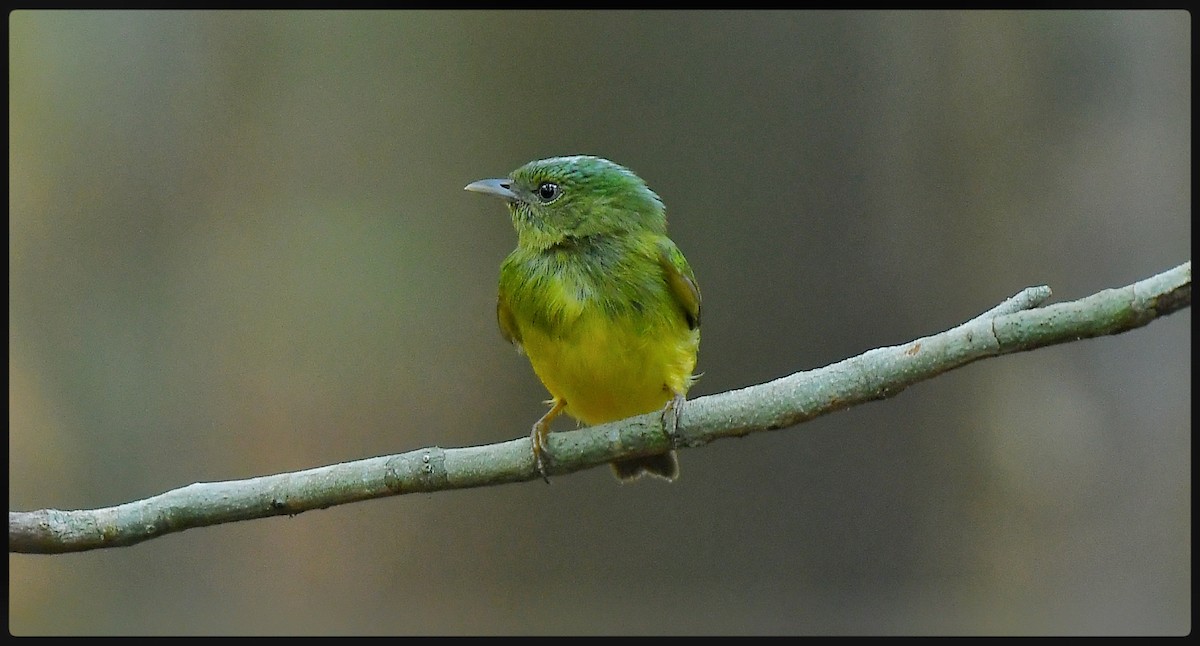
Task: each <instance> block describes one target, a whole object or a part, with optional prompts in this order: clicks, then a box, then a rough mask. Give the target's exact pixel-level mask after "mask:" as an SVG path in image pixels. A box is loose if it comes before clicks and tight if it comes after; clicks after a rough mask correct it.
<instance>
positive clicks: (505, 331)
mask: <svg viewBox="0 0 1200 646" xmlns="http://www.w3.org/2000/svg"><path fill="white" fill-rule="evenodd" d="M496 323H498V324H499V325H500V334H501V336H503V337H504V340H505V341H508V342H509V343H511V344H513V345H515V346H517V348H518V349H520V348H521V329H520V328H518V327H517V320H516V319H515V318H513V313H512V310H510V309H509V308H508V302H507V301H506V299H505V298H504V292H500V296H499V297H498V298H497V299H496Z"/></svg>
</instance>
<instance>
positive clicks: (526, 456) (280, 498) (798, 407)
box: [8, 261, 1192, 554]
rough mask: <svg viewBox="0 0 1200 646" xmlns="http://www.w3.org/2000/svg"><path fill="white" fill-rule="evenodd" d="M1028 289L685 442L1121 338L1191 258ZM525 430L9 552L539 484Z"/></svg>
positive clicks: (759, 395)
mask: <svg viewBox="0 0 1200 646" xmlns="http://www.w3.org/2000/svg"><path fill="white" fill-rule="evenodd" d="M1049 296H1050V290H1049V288H1047V287H1031V288H1029V289H1026V290H1024V291H1022V292H1021V293H1019V294H1017V295H1016V296H1014V297H1012V298H1010V299H1008V300H1006V301H1005V302H1003V303H1001V304H1000V305H998V306H996V307H994V308H992V309H990V310H988V311H987V312H985V313H983V314H981V315H980V316H977V317H975V318H973V319H971V320H970V321H967V322H966V323H963V324H962V325H959V326H957V327H955V328H952V329H950V330H947V331H945V332H942V333H940V334H935V335H932V336H927V337H924V338H921V339H917V340H915V341H912V342H909V343H905V344H903V345H897V346H891V347H886V348H878V349H875V350H870V351H868V352H865V353H863V354H860V355H858V356H856V357H852V358H850V359H846V360H844V361H840V362H838V363H835V364H832V365H829V366H826V367H824V368H818V369H816V370H810V371H807V372H798V373H795V374H793V375H789V376H787V377H783V378H781V379H776V380H774V381H771V382H767V383H764V384H759V385H757V386H750V387H748V388H743V389H740V390H734V391H728V392H724V393H720V394H716V395H709V396H707V397H700V398H698V399H695V400H692V401H689V402H687V404H686V405H685V406H683V408H682V409H681V410H680V411H679V412H678V418H677V424H678V425H677V427H676V429H675V446H676V448H687V447H694V446H702V445H704V444H708V443H709V442H712V441H714V440H717V439H720V438H725V437H736V436H742V435H747V434H749V433H755V432H758V431H768V430H776V429H781V428H786V427H789V426H794V425H796V424H800V423H802V422H806V421H808V420H811V419H813V418H815V417H818V416H821V415H825V414H827V413H831V412H833V411H837V410H841V409H844V408H848V407H850V406H853V405H855V404H860V403H863V402H868V401H873V400H878V399H885V398H887V397H891V396H893V395H895V394H897V393H899V392H900V391H902V390H904V389H905V388H906V387H908V386H910V385H912V384H914V383H917V382H919V381H923V380H925V379H929V378H931V377H934V376H936V375H939V374H941V373H944V372H947V371H949V370H953V369H955V368H958V367H961V366H964V365H966V364H968V363H971V362H973V361H978V360H979V359H984V358H987V357H996V356H1000V355H1003V354H1010V353H1013V352H1021V351H1025V350H1032V349H1035V348H1040V347H1045V346H1049V345H1055V344H1058V343H1067V342H1071V341H1076V340H1078V339H1083V338H1089V337H1096V336H1102V335H1109V334H1119V333H1121V332H1125V331H1128V330H1132V329H1134V328H1138V327H1141V326H1144V325H1146V324H1147V323H1149V322H1150V321H1153V320H1154V319H1156V318H1159V317H1161V316H1165V315H1167V314H1170V313H1172V312H1175V311H1177V310H1180V309H1182V308H1185V307H1189V306H1190V305H1191V302H1192V263H1191V262H1190V261H1189V262H1186V263H1184V264H1182V265H1180V266H1178V267H1176V268H1174V269H1171V270H1169V271H1166V272H1163V273H1161V274H1159V275H1157V276H1153V277H1151V278H1147V279H1146V280H1142V281H1139V282H1137V283H1134V284H1132V285H1128V286H1126V287H1122V288H1119V289H1108V290H1104V291H1102V292H1099V293H1097V294H1094V295H1092V296H1089V297H1087V298H1082V299H1080V300H1077V301H1070V302H1067V303H1058V304H1054V305H1049V306H1046V307H1041V308H1039V307H1037V306H1038V305H1040V304H1041V303H1042V302H1043V301H1045V300H1046V299H1047V298H1048V297H1049ZM661 424H662V422H661V415H659V413H657V412H655V413H650V414H647V415H640V416H637V417H631V418H629V419H626V420H622V421H619V422H612V423H609V424H602V425H599V426H593V427H589V428H583V429H579V430H576V431H572V432H562V433H552V434H551V435H550V436H549V444H550V453H551V455H553V456H554V462H553V463H552V464H551V465H549V468H548V472H549V473H550V474H551V475H563V474H567V473H572V472H575V471H580V470H583V469H588V468H591V467H594V466H597V465H600V464H604V463H607V462H610V461H612V460H614V459H617V458H630V457H635V456H640V455H650V454H653V453H659V452H662V451H664V450H666V449H667V448H668V447H669V443H670V440H669V439H668V437H667V435H666V434H665V433H664V432H663V429H662V427H661ZM539 479H541V475H540V474H539V473H538V470H537V468H536V467H535V466H534V462H533V455H532V452H531V451H530V447H529V438H528V437H527V436H526V434H525V433H524V432H523V433H522V437H521V438H519V439H515V440H509V441H507V442H500V443H497V444H489V445H484V446H471V447H464V448H456V449H442V448H438V447H429V448H425V449H418V450H416V451H409V452H408V453H401V454H397V455H387V456H381V457H376V458H369V459H365V460H357V461H354V462H344V463H341V464H335V465H331V466H326V467H319V468H315V469H308V470H305V471H296V472H292V473H281V474H278V475H272V476H262V477H258V478H250V479H248V480H235V481H227V482H201V483H195V484H191V485H188V486H186V487H181V488H179V489H174V490H172V491H168V492H166V493H162V494H159V495H157V496H153V497H151V498H146V499H144V500H137V501H133V502H129V503H125V504H122V505H117V506H115V507H105V508H102V509H87V510H77V511H60V510H57V509H42V510H38V511H30V512H14V511H10V512H8V549H9V552H22V553H31V554H52V553H62V552H80V551H85V550H93V549H99V548H105V547H119V546H125V545H133V544H135V543H140V542H142V541H145V540H149V539H152V538H155V537H158V536H162V535H164V534H170V533H173V532H179V531H183V530H185V529H190V528H193V527H204V526H208V525H217V524H220V523H229V522H234V521H239V520H249V519H252V518H265V517H268V516H279V515H284V514H286V515H295V514H299V513H301V512H304V511H309V510H312V509H324V508H326V507H332V506H334V505H342V504H346V503H350V502H356V501H359V500H367V499H371V498H381V497H384V496H395V495H400V494H405V493H412V492H419V491H420V492H430V491H441V490H446V489H463V488H468V487H483V486H489V485H496V484H503V483H509V482H524V481H528V480H539Z"/></svg>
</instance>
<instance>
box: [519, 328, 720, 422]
mask: <svg viewBox="0 0 1200 646" xmlns="http://www.w3.org/2000/svg"><path fill="white" fill-rule="evenodd" d="M559 332H562V334H559V335H557V336H556V337H554V338H551V337H550V336H549V335H547V334H546V333H545V332H543V331H541V330H539V329H538V328H536V327H530V328H526V329H523V330H522V337H523V338H522V345H523V347H524V350H525V353H526V354H527V355H528V356H529V361H530V363H531V364H533V370H534V372H536V373H537V375H538V378H539V379H541V381H542V383H543V384H544V385H545V386H546V389H547V390H549V391H550V394H551V395H553V396H554V397H556V398H559V399H564V400H566V402H567V408H566V412H567V413H568V414H569V415H571V416H572V417H574V418H576V419H578V420H580V421H582V422H584V423H585V424H589V425H591V424H602V423H604V422H611V421H614V420H618V419H623V418H625V417H629V416H631V415H638V414H641V413H648V412H651V411H654V410H657V409H659V408H662V407H663V406H664V405H666V403H667V401H668V400H669V399H671V398H672V397H673V396H674V395H675V393H679V394H684V393H686V392H687V389H688V387H689V386H690V385H691V381H692V371H693V370H694V369H695V367H696V351H697V349H698V347H699V345H700V331H699V330H690V329H688V327H687V325H686V324H685V323H684V322H683V321H682V320H679V321H678V322H669V321H668V320H666V319H661V320H660V321H658V322H655V323H648V322H647V321H630V320H622V319H612V318H606V317H605V316H604V315H603V314H601V313H593V312H583V313H581V314H580V315H579V317H578V318H576V319H575V320H574V322H573V324H572V325H571V326H570V329H569V330H560V331H559Z"/></svg>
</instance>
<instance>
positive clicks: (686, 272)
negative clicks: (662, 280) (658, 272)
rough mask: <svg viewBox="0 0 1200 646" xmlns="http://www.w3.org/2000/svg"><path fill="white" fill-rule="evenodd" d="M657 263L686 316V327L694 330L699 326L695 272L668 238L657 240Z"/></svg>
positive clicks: (698, 304) (698, 289)
mask: <svg viewBox="0 0 1200 646" xmlns="http://www.w3.org/2000/svg"><path fill="white" fill-rule="evenodd" d="M658 264H659V265H660V266H661V267H662V270H663V275H664V276H665V277H666V279H667V285H669V286H670V288H671V295H672V296H674V297H675V303H676V304H677V305H679V307H680V309H682V310H683V315H684V316H685V317H687V322H688V328H689V329H692V330H695V329H696V328H698V327H700V286H699V285H697V284H696V274H694V273H692V267H691V266H690V265H688V261H687V258H684V257H683V252H682V251H680V250H679V247H676V246H675V243H674V242H671V240H670V238H665V237H664V238H661V239H659V241H658Z"/></svg>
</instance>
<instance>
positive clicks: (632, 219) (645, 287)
mask: <svg viewBox="0 0 1200 646" xmlns="http://www.w3.org/2000/svg"><path fill="white" fill-rule="evenodd" d="M465 190H467V191H472V192H475V193H482V194H486V195H490V196H494V197H498V198H500V199H502V200H504V202H505V203H506V204H507V207H508V213H509V215H510V216H511V218H512V224H513V228H514V229H516V233H517V246H516V248H515V249H514V250H513V251H512V253H510V254H509V255H508V257H507V258H505V259H504V261H503V263H502V264H501V266H500V280H499V290H498V295H497V299H496V319H497V322H498V324H499V326H500V332H501V334H502V335H503V337H504V338H505V339H506V340H508V341H509V342H510V343H512V344H513V345H515V346H516V347H517V350H518V352H523V353H524V354H525V356H526V357H528V359H529V362H530V364H531V366H532V367H533V371H534V373H535V374H536V375H537V377H538V378H539V380H540V381H541V382H542V385H543V386H545V388H546V390H547V391H549V393H550V397H551V398H550V399H549V400H548V401H547V402H546V403H547V404H549V405H550V410H549V411H548V412H547V413H546V414H545V415H543V416H542V417H541V418H540V419H539V420H538V421H537V422H536V423H535V424H534V425H533V430H532V432H531V434H530V440H531V443H532V449H533V458H534V462H535V465H536V467H537V469H538V471H539V473H540V474H541V475H542V477H543V479H545V480H546V482H549V479H548V478H547V475H546V474H547V472H546V466H547V464H548V463H549V461H550V460H551V459H552V456H551V455H550V452H549V450H548V448H547V434H548V433H549V432H550V423H551V422H552V421H553V420H554V419H555V418H557V417H558V416H559V415H560V414H562V413H566V414H567V415H569V416H570V417H573V418H575V419H576V420H577V421H578V422H582V423H583V424H587V425H589V426H594V425H597V424H603V423H605V422H612V421H616V420H619V419H624V418H626V417H632V416H634V415H639V414H644V413H650V412H653V411H656V410H661V411H662V415H663V417H662V420H663V425H664V429H666V428H667V427H668V425H667V416H668V414H673V415H674V416H675V417H672V423H674V422H675V420H677V419H678V418H677V416H678V414H679V409H680V407H681V406H682V405H683V403H684V401H685V399H686V395H687V391H688V389H689V388H690V387H691V386H692V384H693V382H694V381H695V379H696V376H695V375H694V374H693V373H694V371H695V367H696V359H697V354H698V351H699V348H700V288H699V286H698V284H697V282H696V276H695V273H694V272H693V271H692V268H691V266H690V265H688V261H687V259H686V258H685V257H684V255H683V252H681V251H680V250H679V247H678V246H676V244H675V243H674V242H673V241H672V240H671V239H670V238H668V237H667V217H666V211H665V208H664V206H663V202H662V199H661V198H659V196H658V195H657V194H656V193H655V192H654V191H652V190H650V188H649V187H648V186H647V185H646V182H645V181H643V180H642V179H641V178H640V177H638V176H637V175H636V174H634V173H633V171H631V170H629V169H628V168H626V167H624V166H621V165H619V164H617V163H615V162H612V161H609V160H607V159H604V158H602V157H596V156H592V155H570V156H560V157H550V158H547V159H539V160H535V161H531V162H529V163H527V164H525V165H523V166H521V167H520V168H518V169H516V170H515V171H513V172H512V173H511V174H509V176H508V177H505V178H501V179H485V180H480V181H476V182H472V183H470V184H468V185H467V186H466V187H465ZM671 432H672V431H671V430H668V433H671ZM672 441H673V438H672ZM610 464H611V466H612V469H613V473H614V475H615V476H616V477H617V479H618V480H620V481H622V482H625V481H630V480H635V479H637V478H639V477H641V476H642V475H650V476H656V477H659V478H662V479H664V480H667V481H674V480H675V479H676V478H678V477H679V461H678V458H677V457H676V455H675V451H674V449H672V450H669V451H667V452H666V453H661V454H657V455H649V456H642V457H635V458H629V459H622V460H617V461H614V462H612V463H610Z"/></svg>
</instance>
